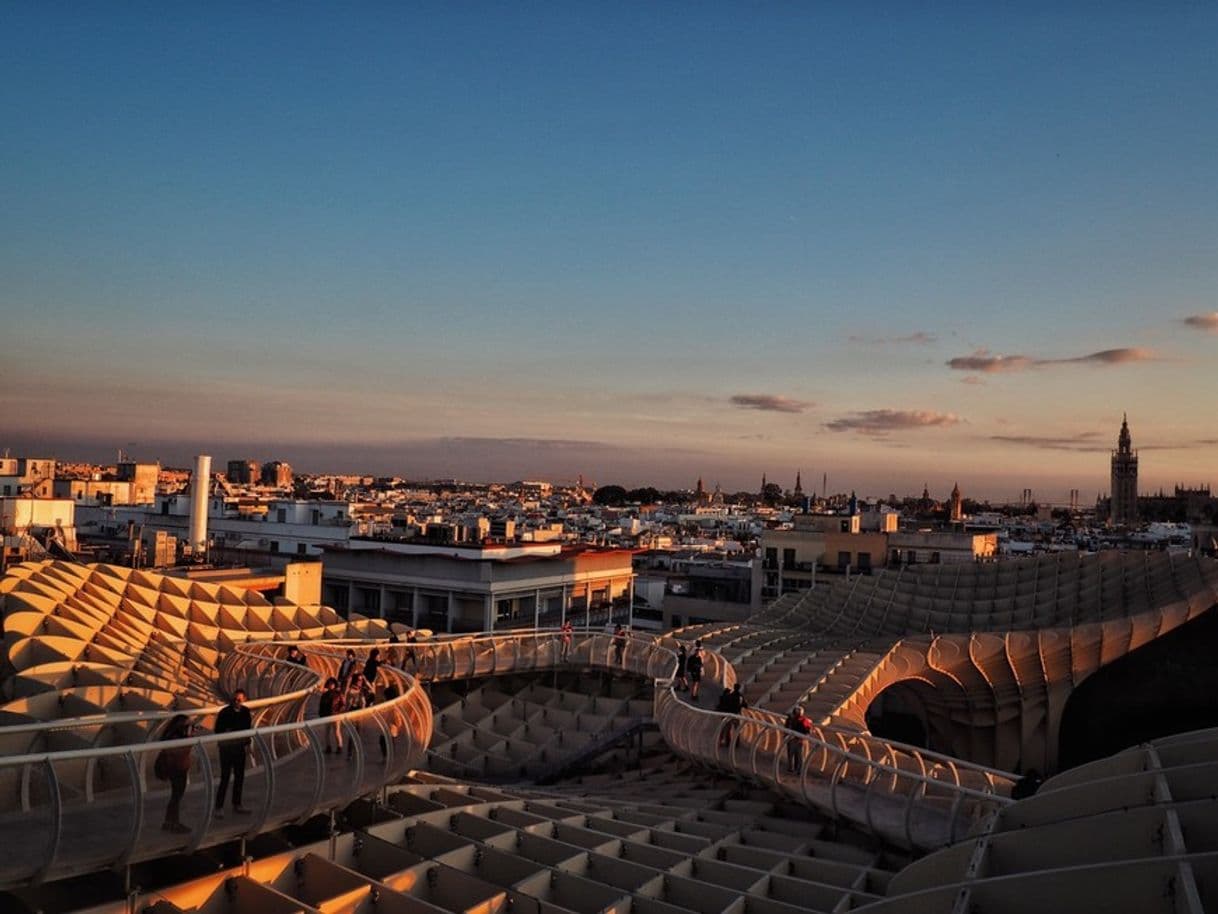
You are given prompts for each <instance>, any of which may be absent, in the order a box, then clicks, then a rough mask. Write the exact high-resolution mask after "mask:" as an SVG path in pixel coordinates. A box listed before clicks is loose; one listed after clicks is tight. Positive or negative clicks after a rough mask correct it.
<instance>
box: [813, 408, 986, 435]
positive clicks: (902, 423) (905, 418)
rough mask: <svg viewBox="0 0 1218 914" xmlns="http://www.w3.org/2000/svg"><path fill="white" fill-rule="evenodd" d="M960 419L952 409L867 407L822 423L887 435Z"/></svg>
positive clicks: (836, 428)
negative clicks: (945, 410) (943, 411)
mask: <svg viewBox="0 0 1218 914" xmlns="http://www.w3.org/2000/svg"><path fill="white" fill-rule="evenodd" d="M962 421H963V420H962V419H961V418H960V417H959V416H957V415H955V414H954V413H936V412H931V411H929V410H922V409H913V410H906V409H868V410H863V411H862V412H856V413H850V414H849V415H846V416H839V417H838V418H836V419H831V420H830V421H828V422H826V423H825V428H827V429H828V430H829V431H831V432H858V433H859V434H862V435H887V434H889V433H890V432H903V431H910V430H912V429H919V428H935V427H947V426H952V425H959V424H960V423H961V422H962Z"/></svg>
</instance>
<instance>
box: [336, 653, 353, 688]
mask: <svg viewBox="0 0 1218 914" xmlns="http://www.w3.org/2000/svg"><path fill="white" fill-rule="evenodd" d="M355 667H356V660H355V651H353V650H352V649H351V648H347V656H346V657H344V658H343V662H342V663H340V664H339V665H338V687H339V688H340V689H345V688H346V687H347V682H348V681H349V680H350V679H351V674H352V673H354V672H355Z"/></svg>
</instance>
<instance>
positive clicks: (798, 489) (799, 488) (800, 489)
mask: <svg viewBox="0 0 1218 914" xmlns="http://www.w3.org/2000/svg"><path fill="white" fill-rule="evenodd" d="M803 494H804V484H803V480H802V479H800V472H799V470H796V471H795V497H796V498H799V497H800V496H801V495H803Z"/></svg>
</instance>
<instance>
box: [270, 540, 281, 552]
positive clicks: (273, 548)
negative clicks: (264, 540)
mask: <svg viewBox="0 0 1218 914" xmlns="http://www.w3.org/2000/svg"><path fill="white" fill-rule="evenodd" d="M278 551H279V540H271V552H278Z"/></svg>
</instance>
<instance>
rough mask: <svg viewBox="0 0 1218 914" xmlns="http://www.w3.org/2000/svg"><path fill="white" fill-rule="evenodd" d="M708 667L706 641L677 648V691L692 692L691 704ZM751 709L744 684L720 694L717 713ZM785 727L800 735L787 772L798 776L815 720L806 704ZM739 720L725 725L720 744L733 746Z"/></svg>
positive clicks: (792, 743)
mask: <svg viewBox="0 0 1218 914" xmlns="http://www.w3.org/2000/svg"><path fill="white" fill-rule="evenodd" d="M705 668H706V663H705V651H704V650H703V647H702V642H701V641H700V640H699V641H695V642H694V646H693V649H692V650H689V649H687V648H686V647H685V645H684V644H683V643H682V644H678V645H677V674H676V682H675V685H674V688H675V689H676V690H677V691H678V692H688V693H689V699H690V701H694V702H696V701H697V700H698V689H699V686H700V685H701V683H702V674H703V672H704V670H705ZM748 706H749V703H748V700H747V699H746V698H745V697H744V691H743V690H742V689H741V687H740V683H738V682H737V683H736V684H735V685H733V686H732V687H731V688H730V689H728V688H725V689H724V690H723V692H722V693H721V694H720V695H719V700H718V701H717V702H716V704H715V710H716V711H718V712H719V713H721V714H731V715H739V714H740V713H741V712H742V711H744V709H745V708H747V707H748ZM783 726H784V727H785V728H786V729H787V730H790V731H791V732H792V733H794V734H796V736H795V737H792V738H790V739H788V740H787V771H788V772H790V773H792V774H798V773H799V771H800V769H801V768H802V767H803V759H804V740H802V739H800V738H799V737H802V736H807V735H808V734H809V733H811V732H812V720H811V718H809V717H808V715H807V714H805V713H804V708H803V706H802V705H796V706H795V707H794V708H792V709H791V711H790V713H788V714H787V717H786V719H785V720H784V721H783ZM735 728H736V721H735V720H734V719H733V718H729V719H727V720H726V721H724V723H723V727H722V728H721V729H720V731H719V745H720V746H730V745H731V742H732V736H733V735H734V734H735Z"/></svg>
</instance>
